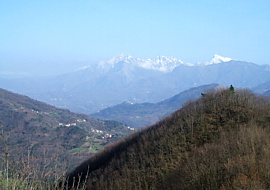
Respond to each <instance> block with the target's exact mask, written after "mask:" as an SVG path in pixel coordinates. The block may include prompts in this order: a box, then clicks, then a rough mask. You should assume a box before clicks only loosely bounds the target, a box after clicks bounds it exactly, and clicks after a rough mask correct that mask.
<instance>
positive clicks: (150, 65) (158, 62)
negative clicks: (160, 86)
mask: <svg viewBox="0 0 270 190" xmlns="http://www.w3.org/2000/svg"><path fill="white" fill-rule="evenodd" d="M120 62H124V63H128V64H130V66H137V67H142V68H144V69H148V70H156V71H160V72H171V71H172V70H173V69H174V68H175V67H177V66H179V65H191V64H186V63H184V62H183V61H181V60H179V59H177V58H174V57H166V56H158V57H157V58H155V59H154V60H152V59H149V58H148V59H141V58H134V57H132V56H131V55H124V54H121V55H120V56H116V57H113V58H111V59H109V60H107V61H101V62H100V63H99V65H98V68H101V69H110V68H114V67H115V65H116V64H118V63H120Z"/></svg>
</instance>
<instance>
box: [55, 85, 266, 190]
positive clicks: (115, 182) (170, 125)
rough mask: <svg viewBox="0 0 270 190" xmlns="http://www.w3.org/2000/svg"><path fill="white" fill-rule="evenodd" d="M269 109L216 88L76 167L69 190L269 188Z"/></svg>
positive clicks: (243, 93) (244, 93)
mask: <svg viewBox="0 0 270 190" xmlns="http://www.w3.org/2000/svg"><path fill="white" fill-rule="evenodd" d="M269 121H270V103H269V101H268V100H266V99H265V98H263V97H259V96H257V95H255V94H253V93H252V92H250V91H249V90H236V91H234V89H233V87H231V88H230V89H218V90H216V91H212V92H209V93H206V94H202V97H201V98H199V99H198V100H196V101H193V102H187V103H186V104H185V105H184V106H183V108H182V109H180V110H178V111H177V112H175V113H174V114H172V115H171V116H170V117H167V118H166V119H164V120H162V121H160V122H158V123H157V124H155V125H153V126H150V127H148V128H146V129H143V130H141V131H140V132H137V133H135V134H133V135H130V136H128V137H127V138H125V139H123V140H121V141H120V142H118V143H115V144H113V145H110V146H108V147H107V148H106V149H105V150H104V151H102V152H99V153H98V154H96V155H95V156H94V157H92V158H90V159H89V160H87V161H86V162H84V163H82V164H81V165H80V166H78V167H77V168H76V169H75V170H74V171H72V172H70V173H69V174H68V176H67V179H66V181H65V183H63V182H64V181H62V182H61V183H60V185H61V186H63V185H66V186H69V188H70V189H72V186H73V187H77V186H78V185H81V187H82V188H84V189H85V188H86V189H91V190H92V189H97V190H99V189H142V190H146V189H191V190H192V189H269V188H270V123H269Z"/></svg>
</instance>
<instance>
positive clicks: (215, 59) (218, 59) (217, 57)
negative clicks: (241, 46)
mask: <svg viewBox="0 0 270 190" xmlns="http://www.w3.org/2000/svg"><path fill="white" fill-rule="evenodd" d="M231 60H233V59H232V58H230V57H222V56H220V55H217V54H215V55H214V57H213V59H212V60H211V61H210V62H209V63H208V65H211V64H218V63H221V62H229V61H231Z"/></svg>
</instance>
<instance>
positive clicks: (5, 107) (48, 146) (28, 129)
mask: <svg viewBox="0 0 270 190" xmlns="http://www.w3.org/2000/svg"><path fill="white" fill-rule="evenodd" d="M130 132H131V131H130V129H129V128H128V127H127V126H126V125H123V124H121V123H118V122H114V121H102V120H96V119H93V118H91V117H89V116H87V115H83V114H76V113H72V112H70V111H69V110H64V109H58V108H55V107H54V106H50V105H48V104H45V103H42V102H39V101H36V100H33V99H31V98H29V97H27V96H22V95H19V94H15V93H12V92H9V91H6V90H4V89H0V135H1V136H0V158H1V156H2V154H3V155H4V154H8V156H9V159H10V161H11V160H13V158H15V159H20V156H21V157H24V156H26V155H28V154H29V155H31V156H34V157H35V160H37V161H38V162H39V163H40V166H41V167H42V166H43V164H44V163H45V162H47V163H46V164H48V163H49V165H47V167H48V168H50V167H54V166H55V165H57V166H61V165H63V163H65V164H66V166H67V167H68V168H72V167H74V166H75V165H77V164H78V163H80V162H81V161H83V160H85V159H86V158H88V157H90V156H91V155H92V154H93V153H96V152H97V151H99V150H101V149H102V148H103V147H104V146H106V145H107V144H109V143H111V142H114V141H116V140H119V139H120V138H122V137H123V136H125V135H126V134H128V133H130Z"/></svg>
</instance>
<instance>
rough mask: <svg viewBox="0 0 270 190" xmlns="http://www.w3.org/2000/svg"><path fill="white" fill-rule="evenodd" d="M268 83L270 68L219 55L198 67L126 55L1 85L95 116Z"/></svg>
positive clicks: (171, 59) (3, 81) (170, 59)
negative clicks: (201, 89) (188, 94)
mask: <svg viewBox="0 0 270 190" xmlns="http://www.w3.org/2000/svg"><path fill="white" fill-rule="evenodd" d="M267 81H270V69H269V66H265V65H257V64H255V63H250V62H246V61H239V60H235V59H232V58H229V57H222V56H219V55H214V57H213V59H212V60H211V61H209V62H205V63H198V64H191V63H186V62H183V61H182V60H179V59H176V58H174V57H165V56H158V57H157V58H155V59H142V58H134V57H133V56H131V55H120V56H116V57H113V58H111V59H109V60H106V61H101V62H100V63H98V64H96V65H90V66H86V67H83V68H79V69H77V70H75V71H74V72H71V73H67V74H64V75H60V76H54V77H43V78H42V77H41V78H36V77H35V78H19V79H18V78H15V79H14V78H13V79H11V78H4V77H2V78H0V86H1V87H2V88H5V89H8V90H11V91H13V92H18V93H20V94H24V95H27V96H29V97H32V98H34V99H37V100H40V101H43V102H46V103H49V104H51V105H54V106H56V107H59V108H67V109H70V110H71V111H74V112H79V113H86V114H91V113H96V112H98V111H101V110H103V109H105V108H108V107H111V106H114V105H117V104H121V103H122V102H125V101H127V102H132V103H134V104H135V103H145V102H149V103H157V102H160V101H163V100H165V99H168V98H170V97H172V96H174V95H176V94H178V93H180V92H183V91H185V90H188V89H190V88H193V87H198V86H201V85H206V84H212V83H217V84H220V85H222V86H230V85H231V84H232V85H233V86H234V87H236V88H251V89H252V88H255V87H256V86H258V85H260V84H262V83H265V82H267ZM268 89H270V88H268Z"/></svg>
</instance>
